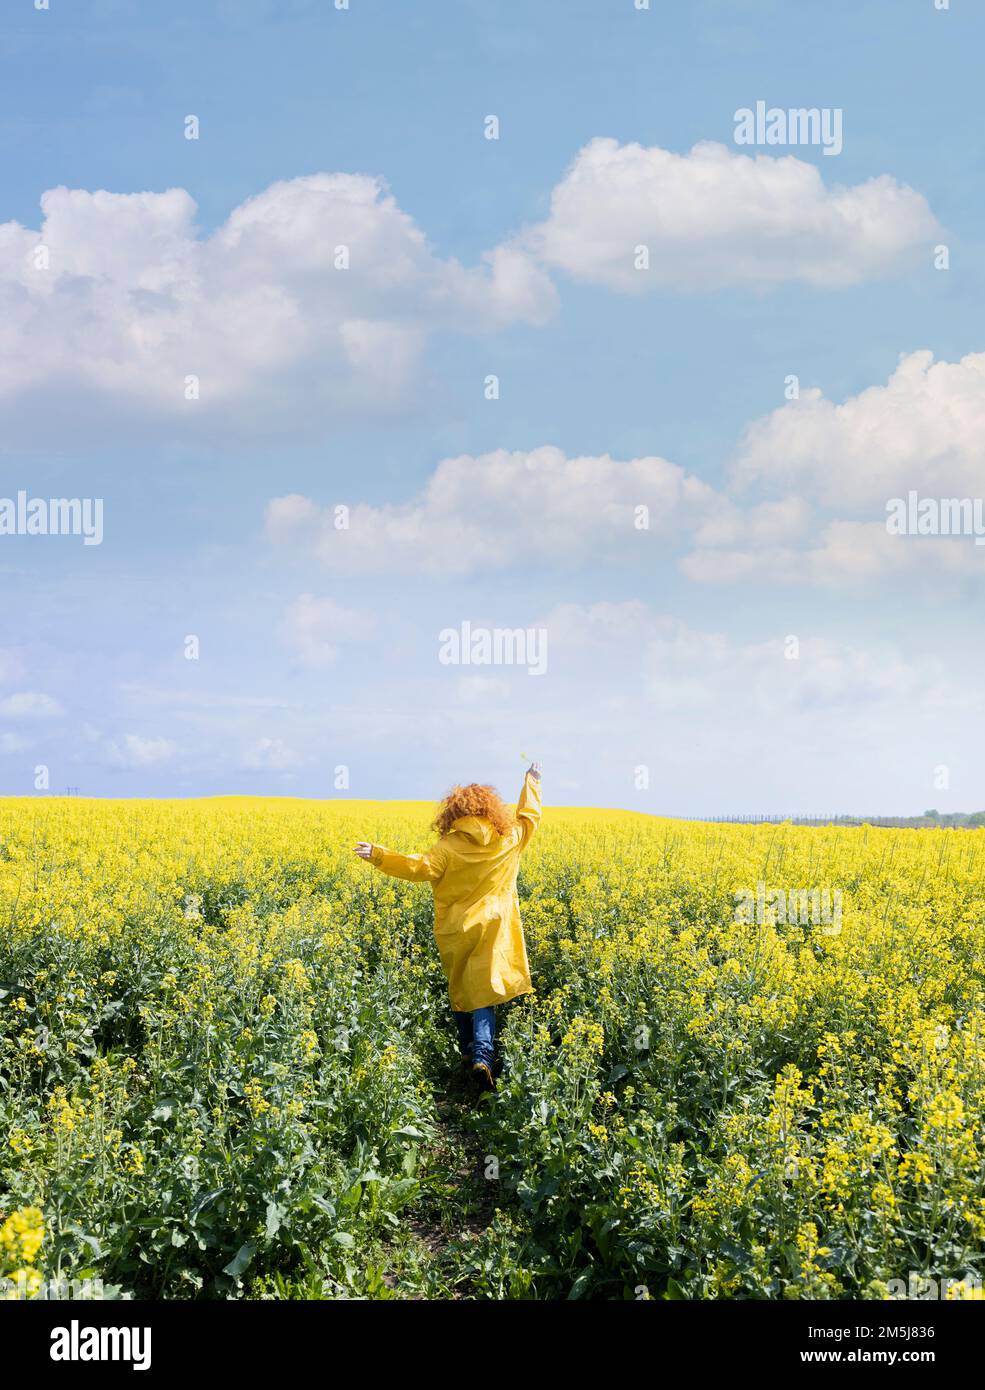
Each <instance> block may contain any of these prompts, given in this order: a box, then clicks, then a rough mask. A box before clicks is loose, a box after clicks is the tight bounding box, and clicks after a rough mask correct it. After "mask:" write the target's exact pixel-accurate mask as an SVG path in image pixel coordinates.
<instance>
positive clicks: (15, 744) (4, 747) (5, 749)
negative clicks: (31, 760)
mask: <svg viewBox="0 0 985 1390" xmlns="http://www.w3.org/2000/svg"><path fill="white" fill-rule="evenodd" d="M30 746H31V745H30V742H29V741H28V740H27V739H26V738H21V736H20V734H7V733H2V734H0V755H7V754H10V753H23V752H24V750H25V749H26V748H30Z"/></svg>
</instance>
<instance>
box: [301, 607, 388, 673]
mask: <svg viewBox="0 0 985 1390" xmlns="http://www.w3.org/2000/svg"><path fill="white" fill-rule="evenodd" d="M372 626H373V619H372V615H370V614H367V613H360V612H357V611H356V610H355V609H353V608H344V607H343V606H342V605H341V604H339V603H336V602H335V600H334V599H332V598H316V597H315V596H314V594H301V596H300V597H299V598H298V599H296V600H295V602H294V603H293V604H292V605H291V607H290V608H289V609H288V610H287V613H286V614H285V617H284V636H285V638H286V639H287V641H288V642H289V643H290V645H291V646H292V647H293V648H294V649H295V651H296V652H297V653H298V655H299V656H300V658H301V660H302V661H303V662H304V663H305V665H307V666H327V665H329V664H330V663H331V662H333V661H334V660H335V659H336V657H337V656H338V654H339V646H340V644H341V643H343V642H356V641H359V640H360V639H361V638H364V637H365V636H366V634H367V632H368V631H369V629H370V628H371V627H372Z"/></svg>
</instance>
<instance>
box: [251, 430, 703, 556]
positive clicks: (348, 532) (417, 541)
mask: <svg viewBox="0 0 985 1390" xmlns="http://www.w3.org/2000/svg"><path fill="white" fill-rule="evenodd" d="M638 508H645V509H646V511H645V513H644V512H638V510H637V509H638ZM725 509H726V504H725V503H724V501H723V499H721V498H720V497H719V495H718V494H717V493H716V492H715V490H714V489H713V488H711V487H709V486H708V485H707V484H706V483H703V482H701V481H700V480H699V479H698V478H695V477H694V476H692V475H691V474H689V473H686V472H685V471H684V469H683V468H680V467H678V466H677V465H676V464H673V463H668V461H667V460H666V459H662V458H657V457H649V458H637V459H628V460H625V461H619V460H616V459H613V458H611V457H610V456H609V455H608V454H602V455H599V456H592V455H589V456H583V457H577V458H569V457H568V456H567V455H566V454H565V453H563V452H562V450H560V449H557V448H554V447H552V446H549V445H545V446H543V447H541V448H537V449H531V450H528V451H524V450H517V451H514V452H510V451H508V450H505V449H497V450H494V451H493V452H491V453H488V454H481V455H478V456H473V455H471V454H464V455H460V456H458V457H456V458H449V459H444V460H443V461H442V462H441V463H439V464H438V466H437V468H436V469H435V471H434V473H433V474H432V475H431V477H430V478H429V479H428V481H427V483H426V484H425V486H424V488H423V489H422V491H421V492H419V493H418V494H417V495H416V496H414V497H412V498H411V499H410V500H409V501H407V502H405V503H402V504H394V505H389V506H382V507H374V506H371V505H370V504H368V503H359V504H357V505H356V506H353V507H352V508H351V509H350V511H349V515H348V518H347V521H348V525H347V526H344V527H342V528H340V527H339V524H338V522H339V516H338V514H337V512H336V510H335V509H334V508H321V507H319V506H318V504H317V503H315V502H314V501H312V499H311V498H307V497H301V496H299V495H297V494H290V495H288V496H285V497H278V498H274V499H273V500H272V501H271V502H270V503H269V505H268V507H267V512H266V528H267V533H268V535H269V536H270V538H271V539H272V540H273V541H275V542H280V543H282V544H285V543H290V544H292V545H298V544H303V545H307V546H309V547H311V549H312V550H313V551H314V553H315V554H316V555H317V557H318V559H319V560H320V561H321V563H322V564H323V565H324V566H325V568H326V569H328V570H330V571H331V572H332V573H335V574H370V573H387V572H399V571H403V570H417V571H423V572H425V573H429V574H442V575H449V574H467V573H471V572H475V571H481V570H482V569H483V568H484V567H499V566H506V565H511V564H516V563H519V562H529V563H540V562H542V561H546V562H551V561H566V560H585V559H588V558H592V557H596V558H598V557H604V556H608V557H610V558H616V557H618V556H620V555H623V554H625V553H626V551H627V548H629V547H631V546H632V545H633V544H634V543H636V544H645V543H646V540H647V539H648V538H651V537H653V536H654V535H655V536H657V537H671V538H673V537H677V536H679V535H680V534H681V533H682V532H684V531H686V530H689V529H691V528H692V527H694V526H697V525H698V524H700V523H701V522H703V521H705V520H709V521H710V520H711V518H712V517H713V516H714V515H716V514H717V513H718V512H724V510H725ZM638 519H645V520H646V521H647V523H648V526H647V529H645V530H642V529H638V527H637V520H638Z"/></svg>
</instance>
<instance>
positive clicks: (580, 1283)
mask: <svg viewBox="0 0 985 1390" xmlns="http://www.w3.org/2000/svg"><path fill="white" fill-rule="evenodd" d="M591 1282H592V1272H591V1270H590V1269H586V1270H583V1271H582V1273H581V1274H579V1275H578V1278H577V1279H576V1280H575V1282H574V1283H573V1284H572V1285H571V1288H570V1290H569V1292H568V1299H569V1301H570V1300H571V1299H573V1298H581V1296H582V1294H583V1293H584V1292H585V1290H586V1289H587V1288H588V1286H589V1284H590V1283H591Z"/></svg>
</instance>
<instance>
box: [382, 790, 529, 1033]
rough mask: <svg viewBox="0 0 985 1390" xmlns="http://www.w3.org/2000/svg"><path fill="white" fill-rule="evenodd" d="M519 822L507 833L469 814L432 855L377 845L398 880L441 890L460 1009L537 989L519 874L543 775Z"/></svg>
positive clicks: (437, 896)
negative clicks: (525, 936)
mask: <svg viewBox="0 0 985 1390" xmlns="http://www.w3.org/2000/svg"><path fill="white" fill-rule="evenodd" d="M516 816H517V820H516V825H514V826H513V827H512V829H511V830H510V831H509V832H508V833H507V834H506V835H500V834H499V833H498V832H497V831H496V830H495V829H494V827H493V826H492V825H491V824H490V822H489V821H487V820H484V819H483V818H482V817H481V816H462V817H461V818H460V819H459V820H457V821H454V822H453V824H452V827H451V829H450V830H449V832H448V834H447V835H442V837H441V839H440V840H439V841H438V843H437V844H436V845H435V846H434V848H433V849H430V850H428V852H427V853H426V854H395V853H394V852H393V851H392V850H388V849H384V848H383V846H382V845H374V846H373V849H372V854H371V855H370V862H371V863H372V864H373V865H375V867H376V868H377V869H380V870H381V871H382V872H383V873H385V874H390V875H391V876H392V877H393V878H404V879H407V880H409V881H410V882H411V883H423V882H427V883H430V884H431V889H432V891H433V893H434V936H435V940H436V941H437V944H438V951H439V953H440V955H441V962H442V964H443V965H444V967H445V974H446V975H447V976H448V993H449V995H450V997H451V1006H452V1008H453V1009H455V1010H457V1011H458V1012H460V1013H471V1012H472V1011H473V1010H474V1009H485V1008H487V1007H488V1006H489V1005H490V1004H505V1003H506V1001H507V1000H508V999H515V998H516V996H517V995H518V994H525V993H526V992H527V990H529V989H530V966H529V965H528V963H527V948H526V945H525V943H524V940H523V926H522V925H521V922H520V903H519V899H518V898H517V892H516V875H517V869H518V868H519V864H520V855H521V854H522V853H523V851H524V850H525V849H526V847H527V845H528V844H529V843H530V837H531V836H532V835H533V833H534V831H535V830H536V828H537V825H538V823H539V821H540V816H541V801H540V781H539V779H538V778H536V777H534V776H533V775H532V774H531V773H529V772H528V773H527V776H526V777H525V778H524V781H523V791H522V792H521V793H520V800H519V801H518V802H517V808H516Z"/></svg>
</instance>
